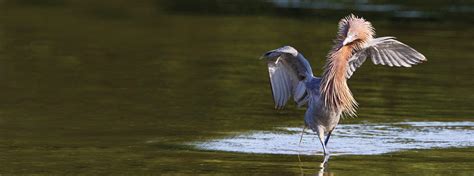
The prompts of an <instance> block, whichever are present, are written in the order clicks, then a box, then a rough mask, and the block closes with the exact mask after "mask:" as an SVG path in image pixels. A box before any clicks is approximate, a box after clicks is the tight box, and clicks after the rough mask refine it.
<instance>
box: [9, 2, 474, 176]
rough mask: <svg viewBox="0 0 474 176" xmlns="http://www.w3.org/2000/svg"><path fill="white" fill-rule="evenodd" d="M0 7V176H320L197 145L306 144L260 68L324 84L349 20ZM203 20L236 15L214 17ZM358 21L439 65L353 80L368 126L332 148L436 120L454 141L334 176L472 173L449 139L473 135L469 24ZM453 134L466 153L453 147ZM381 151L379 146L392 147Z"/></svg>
mask: <svg viewBox="0 0 474 176" xmlns="http://www.w3.org/2000/svg"><path fill="white" fill-rule="evenodd" d="M170 2H171V1H170ZM173 2H175V1H173ZM176 2H178V1H176ZM179 2H181V3H182V2H183V1H179ZM199 2H201V1H199ZM202 2H203V3H204V1H202ZM0 5H1V6H2V7H1V12H0V14H1V15H0V82H1V83H0V97H1V98H0V174H60V175H63V174H77V173H84V174H114V175H115V174H199V173H212V174H258V175H261V174H262V175H263V174H285V175H293V174H300V173H306V174H314V173H317V172H318V171H319V168H318V166H319V163H318V162H319V161H320V160H321V157H320V156H317V155H316V156H314V155H304V156H301V158H300V160H299V159H298V157H296V156H295V155H287V154H285V153H282V152H285V151H289V150H295V151H296V150H298V148H297V145H296V146H295V148H289V146H292V145H290V144H286V145H285V146H284V148H283V149H282V151H276V152H275V153H277V154H275V153H273V154H268V152H258V153H244V152H227V151H221V150H210V149H204V150H203V149H201V148H196V147H195V146H193V145H189V144H190V143H199V142H205V141H214V140H217V141H219V140H220V139H223V138H228V137H229V136H236V135H237V136H238V135H240V134H250V136H251V135H252V132H259V131H264V132H265V133H267V132H268V133H269V134H279V132H282V131H283V132H284V133H283V134H286V133H288V134H290V135H291V136H297V135H295V134H297V133H298V132H297V131H299V129H293V128H296V127H301V126H302V125H303V114H304V111H305V110H304V109H297V108H295V107H294V105H293V104H289V105H288V106H287V108H286V109H284V110H281V111H276V110H274V109H273V102H272V98H271V92H270V89H269V85H268V72H267V68H266V65H265V63H263V62H262V61H261V60H258V57H259V56H260V55H261V54H262V53H264V52H265V51H267V50H270V49H274V48H277V47H280V46H282V45H292V46H294V47H295V48H297V49H298V50H299V51H301V52H302V53H303V54H304V55H305V56H306V57H307V58H308V59H309V62H310V63H311V65H312V66H313V70H314V71H315V74H316V75H320V74H321V72H322V70H321V68H322V66H323V63H324V58H325V55H326V54H327V51H328V50H329V49H330V48H331V45H332V43H331V40H332V39H333V37H334V36H335V33H336V29H337V26H336V25H337V20H338V19H339V18H341V17H342V16H343V15H346V14H348V13H350V10H346V11H337V13H336V12H334V13H332V12H325V14H326V15H322V16H318V15H310V16H305V15H304V11H303V12H301V13H303V14H301V13H300V12H298V13H296V12H295V13H296V14H295V15H296V16H292V15H285V14H287V13H280V12H283V11H284V10H283V9H279V8H276V9H273V10H272V9H270V10H269V11H266V10H268V8H269V7H271V6H258V7H262V9H263V10H264V11H265V13H259V9H253V7H255V6H252V8H250V7H249V8H242V11H244V10H245V12H248V13H245V14H239V13H238V12H239V10H235V9H240V8H234V7H240V6H233V5H232V4H230V5H229V4H225V3H224V4H217V5H216V6H211V5H212V4H211V5H210V6H207V5H203V6H198V5H195V7H196V9H201V11H197V12H196V11H192V10H185V11H186V13H182V12H183V10H182V9H178V7H183V6H177V5H176V4H173V3H171V4H166V3H165V4H162V3H161V1H139V2H125V1H113V2H112V1H110V2H109V1H100V2H98V1H97V2H96V1H72V0H71V1H61V0H48V1H41V2H40V1H31V0H22V1H9V0H7V1H0ZM178 5H179V4H178ZM214 5H215V4H214ZM240 5H242V4H240ZM186 7H187V6H186ZM197 7H203V8H197ZM204 7H211V8H214V9H215V8H217V7H218V8H219V9H224V10H229V11H232V12H235V13H223V14H220V13H219V12H220V11H209V13H208V11H207V10H206V9H208V8H204ZM189 9H193V8H189ZM232 9H233V10H232ZM252 9H253V10H252ZM316 12H318V11H316ZM288 13H289V14H292V13H293V12H288ZM462 13H463V14H464V15H465V14H466V13H468V12H462ZM328 14H333V15H330V16H331V17H328ZM341 14H343V15H341ZM463 14H461V16H462V15H463ZM363 15H364V16H365V17H366V18H367V19H368V20H371V21H372V23H373V25H374V26H375V28H376V30H377V31H376V32H377V35H378V36H385V35H391V36H396V37H397V38H398V39H399V40H401V41H403V42H405V43H407V44H409V45H410V46H413V47H414V48H416V49H417V50H418V51H420V52H421V53H423V54H424V55H425V56H426V57H427V58H428V62H427V63H424V64H421V65H418V66H415V67H412V68H410V69H400V68H388V67H382V66H374V65H372V64H370V63H365V64H364V65H363V66H362V67H361V68H360V69H358V70H357V72H356V73H355V74H354V76H352V78H351V80H350V81H349V86H350V87H351V89H352V92H353V93H354V95H355V98H356V99H357V100H358V102H359V104H360V108H359V110H358V117H357V118H349V119H344V120H342V122H341V123H342V125H341V126H340V129H339V128H338V129H337V130H336V131H335V133H334V135H335V136H334V138H332V139H331V140H334V141H331V142H334V143H333V144H338V147H340V148H345V147H350V146H351V142H353V141H354V140H355V139H357V138H358V137H361V136H362V137H364V135H365V133H370V132H371V130H381V129H378V128H376V127H377V126H379V125H382V126H387V128H388V129H382V132H387V130H388V132H389V134H390V135H391V136H394V137H397V138H403V139H405V138H406V136H405V135H408V134H413V135H414V136H416V135H424V134H427V133H430V132H437V131H436V129H437V128H438V127H434V126H426V124H423V123H422V122H426V123H432V122H437V123H439V124H443V125H447V126H448V127H444V126H441V127H439V128H440V129H442V130H447V131H448V132H449V133H442V134H440V135H439V136H437V138H436V140H441V141H443V142H446V143H448V144H449V145H447V146H442V147H435V148H433V147H426V148H425V147H422V148H417V147H411V148H408V149H403V150H398V149H397V150H391V149H390V148H387V149H386V151H385V149H384V152H375V153H371V154H372V155H362V154H364V153H357V152H355V153H353V155H338V156H334V157H333V158H331V163H330V166H329V167H328V170H327V172H328V173H329V174H333V175H380V174H386V175H395V174H396V175H436V174H437V175H448V174H449V175H453V174H459V175H472V173H473V168H474V157H472V152H474V148H473V147H472V145H471V143H469V145H465V143H464V142H466V141H468V142H469V141H470V140H469V139H468V137H467V135H469V134H471V133H472V131H471V130H472V129H471V127H470V126H468V127H467V130H468V131H465V132H464V133H462V134H459V133H456V135H452V133H450V132H453V131H454V132H457V131H459V130H460V129H457V127H455V126H453V125H450V124H453V123H468V124H470V123H472V121H473V114H474V109H473V103H472V102H474V94H472V90H473V88H474V82H472V81H471V79H472V78H473V76H474V75H473V72H472V70H473V68H474V67H473V66H474V60H473V59H472V58H474V52H473V51H472V48H473V47H474V45H473V42H472V39H473V38H474V36H473V35H474V33H472V31H474V28H473V25H472V23H469V22H465V21H461V22H460V21H459V20H446V19H444V18H436V19H435V20H434V21H425V20H420V21H418V20H410V19H407V20H398V19H395V20H394V19H392V18H383V17H381V16H380V15H379V14H368V13H364V14H363ZM412 122H413V123H415V124H403V123H412ZM446 122H449V123H446ZM420 124H421V126H418V125H420ZM394 125H395V126H394ZM364 126H367V127H368V128H367V129H365V128H360V129H359V127H364ZM279 127H283V129H281V128H279ZM287 127H291V128H290V129H287ZM384 128H385V127H384ZM393 128H394V129H393ZM398 128H402V129H403V130H402V132H397V129H398ZM424 128H427V129H426V130H423V129H424ZM403 131H404V132H410V133H403ZM441 132H443V131H441ZM458 135H462V137H466V138H465V140H463V142H461V143H456V140H457V138H456V137H460V136H458ZM257 137H260V136H257ZM352 137H354V138H352ZM370 137H374V138H375V139H377V142H376V143H375V144H379V143H382V142H383V141H385V142H390V141H392V140H394V139H392V138H389V139H386V138H383V139H378V137H381V136H380V135H375V136H370ZM370 137H369V138H370ZM382 137H383V136H382ZM364 139H365V138H364ZM298 140H299V139H296V140H293V138H292V139H287V140H285V141H288V142H291V143H292V144H293V143H297V142H298ZM344 140H349V143H348V142H345V141H344ZM414 140H420V139H419V138H417V139H414ZM365 141H366V142H367V141H370V139H365ZM395 142H396V143H397V144H399V143H400V142H399V141H395ZM471 142H472V141H471ZM258 143H261V140H258V139H253V141H251V144H252V145H255V144H258ZM407 143H408V142H407ZM302 145H303V146H306V147H308V148H309V147H310V146H313V141H312V136H311V135H305V139H304V143H303V144H302ZM318 145H319V144H317V142H316V143H315V144H314V146H316V147H317V146H318ZM339 145H340V146H339ZM361 145H362V144H361ZM364 145H365V146H366V147H367V148H371V147H373V146H371V145H370V144H369V143H368V142H367V143H366V144H364ZM433 145H435V144H433ZM334 147H335V146H334ZM359 147H361V146H360V145H359ZM381 147H385V146H381ZM361 148H362V147H361ZM380 150H382V149H380ZM317 151H318V148H311V150H308V151H303V152H306V153H307V154H310V153H312V152H316V154H317ZM348 151H349V150H341V153H343V152H348ZM386 152H388V153H386ZM368 166H370V167H368Z"/></svg>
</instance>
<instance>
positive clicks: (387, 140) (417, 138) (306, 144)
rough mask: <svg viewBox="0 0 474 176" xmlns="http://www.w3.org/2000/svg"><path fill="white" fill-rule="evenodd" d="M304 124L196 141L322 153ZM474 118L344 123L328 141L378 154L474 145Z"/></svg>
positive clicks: (213, 146) (349, 150)
mask: <svg viewBox="0 0 474 176" xmlns="http://www.w3.org/2000/svg"><path fill="white" fill-rule="evenodd" d="M301 130H302V129H301V128H295V127H285V128H278V130H275V131H256V132H250V133H244V134H240V135H236V136H231V137H228V138H224V139H215V140H210V141H204V142H194V143H191V145H193V146H195V147H197V148H199V149H204V150H218V151H229V152H243V153H266V154H290V155H292V154H302V155H315V154H316V155H318V154H319V155H320V154H322V153H321V151H322V149H321V146H320V143H319V140H318V139H317V137H316V136H315V135H314V134H313V133H311V132H309V131H306V132H305V135H304V136H303V140H302V142H301V144H299V139H300V134H301ZM472 136H474V122H400V123H393V124H386V123H369V124H341V125H339V126H338V127H337V129H336V131H335V132H334V133H333V136H331V140H330V142H329V144H328V146H329V151H330V152H331V153H332V154H333V155H375V154H383V153H388V152H396V151H401V150H410V149H431V148H449V147H469V146H474V138H473V137H472Z"/></svg>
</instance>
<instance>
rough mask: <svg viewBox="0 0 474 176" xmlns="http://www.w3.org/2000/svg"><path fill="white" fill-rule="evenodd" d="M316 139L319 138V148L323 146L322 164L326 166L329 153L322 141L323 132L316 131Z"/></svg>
mask: <svg viewBox="0 0 474 176" xmlns="http://www.w3.org/2000/svg"><path fill="white" fill-rule="evenodd" d="M318 138H319V142H321V146H323V152H324V160H323V163H322V164H326V163H327V162H328V161H329V151H328V150H327V148H326V145H325V142H324V141H323V139H324V131H323V130H318Z"/></svg>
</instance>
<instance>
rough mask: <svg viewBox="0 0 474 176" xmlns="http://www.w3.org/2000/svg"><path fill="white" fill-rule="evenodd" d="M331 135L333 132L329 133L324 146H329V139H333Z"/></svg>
mask: <svg viewBox="0 0 474 176" xmlns="http://www.w3.org/2000/svg"><path fill="white" fill-rule="evenodd" d="M331 133H332V131H329V133H328V135H327V136H326V140H324V145H325V146H326V147H327V146H328V142H329V137H331Z"/></svg>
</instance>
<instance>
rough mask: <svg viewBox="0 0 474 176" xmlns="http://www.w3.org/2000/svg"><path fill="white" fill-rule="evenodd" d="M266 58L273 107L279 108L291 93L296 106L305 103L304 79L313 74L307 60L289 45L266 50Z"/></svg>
mask: <svg viewBox="0 0 474 176" xmlns="http://www.w3.org/2000/svg"><path fill="white" fill-rule="evenodd" d="M262 57H263V58H265V59H266V61H267V65H268V73H269V76H270V85H271V88H272V94H273V101H274V102H275V108H276V109H281V108H283V107H284V106H285V104H286V102H287V101H288V100H289V99H290V98H291V96H292V95H293V97H294V100H295V102H296V103H297V105H298V106H302V105H304V104H306V102H307V100H308V94H307V92H306V87H305V84H304V80H306V79H307V78H310V77H312V76H313V71H312V70H311V66H310V65H309V63H308V61H307V60H306V59H305V58H304V57H303V55H301V54H300V53H298V51H296V49H294V48H293V47H291V46H284V47H281V48H278V49H275V50H272V51H268V52H267V53H265V55H263V56H262Z"/></svg>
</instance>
